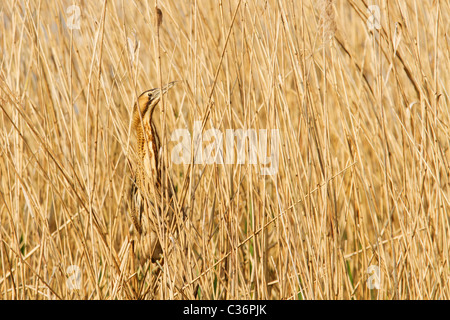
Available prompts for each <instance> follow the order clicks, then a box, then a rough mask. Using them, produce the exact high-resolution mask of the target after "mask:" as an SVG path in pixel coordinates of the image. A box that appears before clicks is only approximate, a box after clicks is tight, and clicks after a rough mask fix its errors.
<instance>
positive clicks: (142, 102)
mask: <svg viewBox="0 0 450 320" xmlns="http://www.w3.org/2000/svg"><path fill="white" fill-rule="evenodd" d="M175 83H176V82H175V81H174V82H170V83H168V84H167V85H165V86H164V87H162V88H155V89H150V90H147V91H144V92H143V93H142V94H141V95H140V96H139V98H138V99H137V103H136V104H135V106H134V111H133V123H132V125H133V129H134V130H135V132H136V138H137V144H136V149H137V153H138V163H137V167H136V168H135V170H134V182H133V184H132V187H131V199H130V201H131V205H130V215H131V219H132V221H133V224H134V226H135V228H136V230H137V232H138V233H139V235H140V239H141V242H142V241H143V242H144V251H146V252H145V253H144V254H145V257H148V256H149V257H150V258H151V260H152V262H155V261H157V260H159V259H161V258H162V254H163V250H162V246H161V242H160V241H159V237H158V230H162V228H159V227H161V226H165V227H166V228H165V230H168V229H169V228H170V226H172V224H173V221H174V196H173V195H174V192H173V190H172V188H173V186H172V183H171V179H170V176H168V182H169V183H168V184H167V186H166V187H165V188H164V190H162V188H161V186H162V184H161V181H162V175H161V173H162V171H161V169H162V170H163V171H164V172H165V173H167V171H166V165H167V164H165V163H164V162H163V161H162V160H163V157H162V154H161V143H160V139H159V135H158V131H157V129H156V128H157V126H156V125H155V124H156V122H157V121H158V120H159V119H156V118H157V117H154V115H153V114H154V111H155V108H156V106H157V105H158V103H159V101H160V100H161V96H162V95H163V94H165V93H166V92H167V91H168V90H169V89H170V88H172V87H173V86H174V85H175ZM162 203H164V205H163V207H164V208H165V210H164V212H162V210H161V204H162ZM158 217H159V218H158Z"/></svg>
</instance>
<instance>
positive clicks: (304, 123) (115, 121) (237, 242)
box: [0, 0, 450, 299]
mask: <svg viewBox="0 0 450 320" xmlns="http://www.w3.org/2000/svg"><path fill="white" fill-rule="evenodd" d="M374 2H375V3H374V4H377V5H379V7H380V13H381V21H380V23H381V29H380V30H378V31H377V30H376V29H375V30H373V31H370V30H369V28H368V25H367V21H368V19H370V14H369V12H368V11H367V8H368V6H369V5H370V4H371V3H368V2H367V1H364V0H361V1H358V0H348V1H331V0H328V1H325V0H323V1H308V0H306V1H297V0H269V1H250V0H233V1H222V0H219V1H207V0H190V1H163V0H159V1H158V6H159V7H160V8H161V11H162V14H163V21H162V24H161V29H160V33H159V41H158V39H157V37H156V34H157V33H156V29H155V24H154V20H155V19H154V18H155V17H154V15H155V1H154V0H152V1H144V2H141V1H125V0H114V1H113V0H111V1H106V0H105V1H86V0H75V1H73V0H57V1H34V0H33V1H29V0H23V1H2V2H1V4H0V42H1V45H0V52H1V55H0V59H1V60H0V124H1V125H0V127H1V130H0V298H1V299H134V298H146V299H150V298H163V299H187V298H189V299H231V298H233V299H393V298H398V299H448V298H450V290H449V244H450V241H449V236H448V233H449V220H448V219H449V197H450V192H449V169H450V167H449V158H450V157H449V155H450V150H449V143H450V129H449V125H450V121H449V120H450V118H449V107H450V106H449V91H448V90H449V88H450V78H449V77H450V75H449V72H448V70H450V57H449V55H450V50H449V25H448V23H447V22H448V21H449V18H450V17H449V16H450V7H449V4H448V2H446V1H439V0H438V1H422V0H412V1H409V0H408V1H406V0H392V1H386V0H384V1H381V0H379V1H374ZM73 4H75V5H78V6H79V8H80V14H81V15H80V19H79V23H80V29H79V30H77V29H75V30H70V29H69V28H67V22H68V21H69V22H75V23H76V22H77V21H76V19H75V20H74V21H72V20H73V18H74V16H73V13H72V14H71V13H70V12H69V13H68V12H67V8H68V7H69V6H71V5H73ZM75 15H76V12H75ZM370 21H372V22H373V21H374V20H370ZM375 22H376V21H375ZM158 53H159V54H160V62H159V60H158V59H157V57H158ZM159 67H160V70H161V72H160V73H159V74H160V75H161V77H160V79H159V76H158V70H159V69H158V68H159ZM172 80H181V82H180V83H179V84H178V85H177V86H176V87H175V88H174V89H172V90H171V91H170V92H169V94H168V95H166V96H165V97H164V106H162V105H161V106H160V110H165V112H163V113H161V114H160V115H159V117H160V119H161V120H160V121H159V123H160V124H161V123H164V129H165V130H164V133H160V135H162V136H163V141H165V144H164V145H165V148H164V154H165V156H166V157H168V158H169V159H170V156H171V150H172V149H173V147H174V144H175V142H172V141H170V135H171V133H172V132H173V130H175V129H178V128H188V129H189V130H190V132H191V133H192V132H193V125H194V121H203V123H204V125H205V126H204V129H205V130H207V129H209V128H217V129H218V130H220V131H221V132H224V133H225V132H226V130H227V129H255V130H258V129H278V130H279V135H280V149H279V169H278V172H277V174H275V175H272V176H262V175H261V174H260V168H261V166H260V165H253V164H249V163H248V161H247V163H246V164H234V165H230V164H228V165H220V164H207V165H202V164H195V165H183V164H175V163H173V162H169V165H170V168H169V169H170V172H171V176H172V179H173V180H174V184H175V186H176V189H177V195H178V198H179V199H180V195H183V194H184V195H185V203H184V205H185V206H186V208H187V219H186V221H185V223H184V225H183V228H182V231H181V232H180V234H179V235H178V236H177V238H176V239H174V238H172V240H171V241H172V242H173V247H174V249H173V250H172V251H171V253H170V255H167V256H166V257H165V261H164V264H163V265H151V264H149V263H142V262H141V261H138V258H135V257H133V255H132V254H131V252H132V244H133V242H132V240H133V236H134V235H133V230H132V228H130V226H131V220H130V217H129V215H128V214H127V201H128V197H129V187H130V184H131V172H130V169H129V164H133V163H135V161H136V160H135V159H136V157H135V151H134V149H133V132H132V130H131V114H132V106H133V103H134V101H135V100H136V97H137V95H139V94H140V93H141V92H142V91H144V90H146V89H149V88H153V87H158V86H159V84H160V82H162V83H166V82H169V81H172ZM161 121H163V122H161ZM204 144H205V145H207V143H204ZM225 152H226V150H225ZM70 266H76V267H70ZM377 268H378V269H379V275H380V279H379V280H380V281H379V289H376V288H374V289H370V288H369V284H374V283H375V282H376V269H377ZM78 276H79V277H78ZM72 280H74V281H72ZM72 285H75V287H76V286H77V285H79V289H76V288H74V287H73V286H72Z"/></svg>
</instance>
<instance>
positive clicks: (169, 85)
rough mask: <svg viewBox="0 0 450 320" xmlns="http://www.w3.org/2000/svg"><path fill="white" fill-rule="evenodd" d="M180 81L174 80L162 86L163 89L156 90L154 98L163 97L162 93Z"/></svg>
mask: <svg viewBox="0 0 450 320" xmlns="http://www.w3.org/2000/svg"><path fill="white" fill-rule="evenodd" d="M177 82H178V81H172V82H169V83H168V84H166V85H165V86H164V87H162V90H159V91H158V92H156V94H157V96H156V97H154V98H161V95H163V94H165V93H166V92H167V91H169V90H170V89H171V88H172V87H173V86H174V85H175V84H176V83H177Z"/></svg>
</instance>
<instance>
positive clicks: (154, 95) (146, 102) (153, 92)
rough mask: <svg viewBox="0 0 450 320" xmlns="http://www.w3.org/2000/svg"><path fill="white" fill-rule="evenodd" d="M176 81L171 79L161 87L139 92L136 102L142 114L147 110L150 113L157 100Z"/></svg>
mask: <svg viewBox="0 0 450 320" xmlns="http://www.w3.org/2000/svg"><path fill="white" fill-rule="evenodd" d="M176 83H177V81H172V82H169V83H168V84H166V85H165V86H164V87H162V89H161V88H155V89H150V90H147V91H144V92H143V93H141V95H140V96H139V98H138V104H139V108H140V111H141V114H142V116H144V115H145V114H146V113H147V112H149V111H150V112H151V113H152V112H153V109H154V108H155V107H156V105H157V104H158V102H159V100H161V96H162V95H163V94H165V93H166V92H167V91H169V89H171V88H172V87H173V86H174V85H175V84H176Z"/></svg>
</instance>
